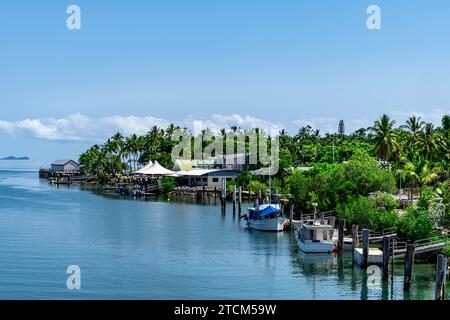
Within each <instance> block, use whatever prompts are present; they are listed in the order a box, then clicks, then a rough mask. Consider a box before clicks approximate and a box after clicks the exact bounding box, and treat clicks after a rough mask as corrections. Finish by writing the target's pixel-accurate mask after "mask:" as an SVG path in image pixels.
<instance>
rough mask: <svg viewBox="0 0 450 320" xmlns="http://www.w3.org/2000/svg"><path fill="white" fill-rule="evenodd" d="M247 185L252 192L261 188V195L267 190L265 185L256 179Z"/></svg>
mask: <svg viewBox="0 0 450 320" xmlns="http://www.w3.org/2000/svg"><path fill="white" fill-rule="evenodd" d="M248 187H249V188H250V191H253V192H258V190H259V189H261V193H262V195H263V196H264V194H265V192H266V190H267V185H266V184H264V183H262V182H259V181H257V180H253V181H251V182H250V184H249V185H248Z"/></svg>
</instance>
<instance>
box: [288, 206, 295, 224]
mask: <svg viewBox="0 0 450 320" xmlns="http://www.w3.org/2000/svg"><path fill="white" fill-rule="evenodd" d="M293 220H294V204H293V203H291V204H289V228H291V229H292V228H293V222H292V221H293Z"/></svg>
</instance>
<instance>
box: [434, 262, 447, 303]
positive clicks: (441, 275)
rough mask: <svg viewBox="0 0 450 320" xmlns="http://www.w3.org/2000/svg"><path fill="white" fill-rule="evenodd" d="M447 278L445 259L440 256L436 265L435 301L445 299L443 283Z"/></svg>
mask: <svg viewBox="0 0 450 320" xmlns="http://www.w3.org/2000/svg"><path fill="white" fill-rule="evenodd" d="M446 278H447V257H445V256H444V255H442V254H439V255H438V256H437V263H436V293H435V297H436V300H444V299H445V282H446Z"/></svg>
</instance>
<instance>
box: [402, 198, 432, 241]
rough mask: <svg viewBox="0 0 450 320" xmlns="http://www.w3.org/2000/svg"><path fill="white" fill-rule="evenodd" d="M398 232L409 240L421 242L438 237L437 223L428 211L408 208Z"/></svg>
mask: <svg viewBox="0 0 450 320" xmlns="http://www.w3.org/2000/svg"><path fill="white" fill-rule="evenodd" d="M397 225H398V232H399V234H400V236H401V237H402V238H405V239H407V240H413V241H414V240H420V239H426V238H431V237H433V236H435V235H436V230H435V221H434V220H433V218H432V216H431V214H430V212H429V211H427V210H423V209H420V208H418V207H417V208H414V207H412V206H408V207H407V208H406V212H405V214H404V215H403V216H402V217H401V218H400V220H399V221H398V224H397Z"/></svg>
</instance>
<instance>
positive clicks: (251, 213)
mask: <svg viewBox="0 0 450 320" xmlns="http://www.w3.org/2000/svg"><path fill="white" fill-rule="evenodd" d="M286 223H287V219H286V218H285V217H283V214H282V212H281V208H280V205H279V204H273V203H271V204H261V205H258V206H255V207H254V208H248V217H247V227H248V228H250V229H255V230H261V231H275V232H278V231H283V230H284V228H285V225H286Z"/></svg>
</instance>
